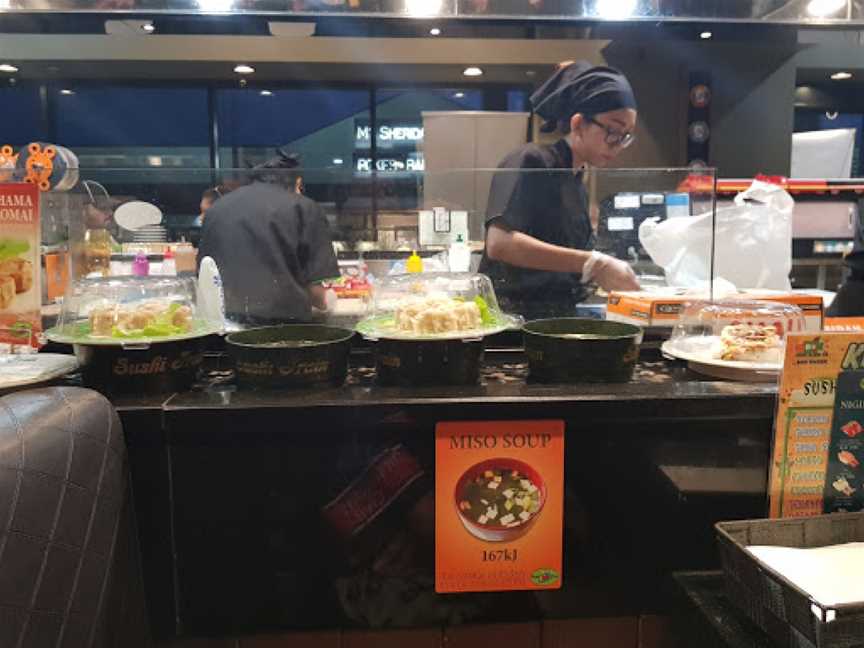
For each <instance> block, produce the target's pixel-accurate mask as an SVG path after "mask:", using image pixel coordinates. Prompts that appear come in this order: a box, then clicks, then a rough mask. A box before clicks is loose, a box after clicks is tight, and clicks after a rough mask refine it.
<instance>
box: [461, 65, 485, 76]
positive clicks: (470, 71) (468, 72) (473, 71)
mask: <svg viewBox="0 0 864 648" xmlns="http://www.w3.org/2000/svg"><path fill="white" fill-rule="evenodd" d="M462 74H464V75H465V76H467V77H478V76H483V70H481V69H480V68H479V67H474V66H471V67H467V68H465V69H464V70H462Z"/></svg>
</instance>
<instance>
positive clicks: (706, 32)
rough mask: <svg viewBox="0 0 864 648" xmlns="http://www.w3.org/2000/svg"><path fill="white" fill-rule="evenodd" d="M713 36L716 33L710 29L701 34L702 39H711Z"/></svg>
mask: <svg viewBox="0 0 864 648" xmlns="http://www.w3.org/2000/svg"><path fill="white" fill-rule="evenodd" d="M712 36H714V34H713V33H711V32H710V31H704V32H702V33H701V34H699V38H701V39H702V40H709V39H710V38H711V37H712Z"/></svg>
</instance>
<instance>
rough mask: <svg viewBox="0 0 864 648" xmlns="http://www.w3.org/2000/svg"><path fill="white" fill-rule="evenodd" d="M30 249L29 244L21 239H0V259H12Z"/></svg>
mask: <svg viewBox="0 0 864 648" xmlns="http://www.w3.org/2000/svg"><path fill="white" fill-rule="evenodd" d="M29 249H30V244H29V243H28V242H27V241H25V240H23V239H12V238H4V239H0V261H6V260H7V259H14V258H15V257H17V256H18V255H19V254H24V253H25V252H27V251H28V250H29Z"/></svg>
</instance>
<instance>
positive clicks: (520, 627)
mask: <svg viewBox="0 0 864 648" xmlns="http://www.w3.org/2000/svg"><path fill="white" fill-rule="evenodd" d="M444 646H445V648H477V647H478V646H495V648H540V624H539V623H512V624H500V625H484V626H459V627H454V628H447V629H445V631H444Z"/></svg>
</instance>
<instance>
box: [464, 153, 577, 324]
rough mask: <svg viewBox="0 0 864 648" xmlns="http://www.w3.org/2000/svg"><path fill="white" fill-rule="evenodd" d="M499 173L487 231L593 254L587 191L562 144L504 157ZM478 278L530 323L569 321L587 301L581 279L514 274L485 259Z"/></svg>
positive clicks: (533, 272)
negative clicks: (487, 280)
mask: <svg viewBox="0 0 864 648" xmlns="http://www.w3.org/2000/svg"><path fill="white" fill-rule="evenodd" d="M498 168H499V169H501V170H502V171H500V172H498V173H496V174H495V176H494V177H493V179H492V187H491V189H490V191H489V204H488V205H487V208H486V226H487V227H489V225H492V224H493V223H500V224H501V225H503V226H504V227H506V228H507V229H511V230H515V231H519V232H522V233H524V234H528V235H529V236H533V237H534V238H536V239H539V240H541V241H544V242H546V243H551V244H553V245H559V246H561V247H568V248H572V249H577V250H591V249H593V248H594V233H593V230H592V229H591V219H590V217H589V214H588V191H587V190H586V188H585V185H584V184H583V182H582V174H581V173H580V174H574V173H573V170H572V169H573V155H572V153H571V151H570V145H569V144H568V143H567V141H566V140H564V139H561V140H559V141H558V142H556V143H555V144H554V145H552V146H539V145H537V144H527V145H525V146H523V147H521V148H519V149H517V150H516V151H514V152H512V153H510V154H509V155H507V157H505V158H504V160H503V161H502V162H501V164H500V165H499V167H498ZM511 169H512V170H511ZM553 169H554V170H555V171H552V170H553ZM505 170H506V171H505ZM480 272H482V273H483V274H486V275H489V277H491V278H492V281H493V283H494V285H495V292H496V294H497V296H498V300H499V302H500V305H501V307H502V308H503V309H504V310H505V311H509V312H514V313H519V314H521V315H523V316H525V317H526V318H528V319H537V318H542V317H561V316H568V315H569V316H572V315H573V314H574V312H575V305H576V304H577V303H579V302H581V301H584V300H585V299H586V298H587V296H588V293H587V291H586V289H585V287H584V286H583V285H582V282H581V275H578V274H573V273H564V272H543V271H539V270H528V269H525V268H518V267H516V266H511V265H508V264H506V263H502V262H500V261H494V260H492V259H490V258H489V257H487V256H486V254H485V253H484V255H483V259H482V261H481V262H480Z"/></svg>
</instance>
